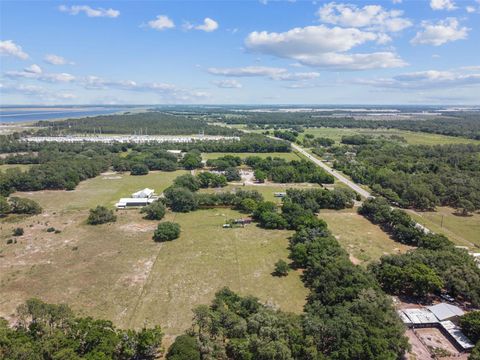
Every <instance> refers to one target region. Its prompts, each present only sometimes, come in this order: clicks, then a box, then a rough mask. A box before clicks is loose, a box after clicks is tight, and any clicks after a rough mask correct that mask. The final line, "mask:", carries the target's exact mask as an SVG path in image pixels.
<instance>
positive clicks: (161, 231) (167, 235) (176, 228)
mask: <svg viewBox="0 0 480 360" xmlns="http://www.w3.org/2000/svg"><path fill="white" fill-rule="evenodd" d="M179 236H180V225H178V224H177V223H174V222H170V221H165V222H162V223H160V224H158V227H157V230H155V232H154V234H153V240H155V241H158V242H163V241H171V240H174V239H176V238H178V237H179Z"/></svg>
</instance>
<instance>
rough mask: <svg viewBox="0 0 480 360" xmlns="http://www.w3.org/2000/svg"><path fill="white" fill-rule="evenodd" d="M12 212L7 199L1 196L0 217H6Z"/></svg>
mask: <svg viewBox="0 0 480 360" xmlns="http://www.w3.org/2000/svg"><path fill="white" fill-rule="evenodd" d="M11 210H12V208H11V206H10V204H9V203H8V201H7V199H5V198H4V197H3V196H0V217H2V216H5V215H7V214H8V213H9V212H10V211H11Z"/></svg>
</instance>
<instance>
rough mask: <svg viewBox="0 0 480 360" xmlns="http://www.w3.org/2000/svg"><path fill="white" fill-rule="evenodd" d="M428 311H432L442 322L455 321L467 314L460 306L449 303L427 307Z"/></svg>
mask: <svg viewBox="0 0 480 360" xmlns="http://www.w3.org/2000/svg"><path fill="white" fill-rule="evenodd" d="M427 309H428V310H430V311H431V312H432V313H433V314H434V315H435V316H436V317H437V319H438V320H440V321H444V320H449V319H453V318H456V317H458V316H463V315H464V314H465V313H464V312H463V310H462V309H460V308H459V307H458V306H455V305H451V304H447V303H440V304H436V305H432V306H427Z"/></svg>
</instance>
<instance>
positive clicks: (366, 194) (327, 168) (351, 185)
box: [291, 143, 431, 234]
mask: <svg viewBox="0 0 480 360" xmlns="http://www.w3.org/2000/svg"><path fill="white" fill-rule="evenodd" d="M291 145H292V148H294V149H295V150H297V151H298V152H299V153H301V154H303V155H305V156H306V157H307V158H308V159H309V160H310V161H312V162H314V163H315V164H317V165H318V166H320V167H321V168H322V169H324V170H325V171H326V172H328V173H329V174H332V175H333V176H335V178H337V179H338V180H339V181H341V182H342V183H344V184H345V185H347V186H348V187H349V188H350V189H352V190H353V191H355V192H357V193H359V194H360V195H361V196H363V197H364V198H366V199H368V198H369V197H374V196H373V195H372V194H370V193H369V192H368V191H367V190H365V189H363V188H361V187H360V186H358V185H357V184H355V183H354V182H353V181H352V180H349V179H347V178H346V177H345V176H343V175H342V174H340V173H339V172H337V171H335V170H334V169H332V168H331V167H330V166H328V165H327V164H325V163H324V162H323V161H321V160H319V159H317V158H316V157H314V156H312V155H310V154H309V153H308V152H307V151H306V150H305V149H303V148H302V147H300V146H298V145H297V144H294V143H291ZM392 209H394V207H393V206H392ZM411 212H413V213H416V212H415V211H414V210H411ZM417 214H418V213H417ZM415 227H416V228H418V229H421V230H422V231H423V232H424V233H426V234H428V233H430V232H431V231H430V230H429V229H428V228H426V227H425V226H423V225H422V224H420V223H415Z"/></svg>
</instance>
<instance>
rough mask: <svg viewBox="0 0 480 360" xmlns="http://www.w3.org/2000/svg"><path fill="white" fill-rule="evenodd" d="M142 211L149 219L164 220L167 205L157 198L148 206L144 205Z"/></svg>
mask: <svg viewBox="0 0 480 360" xmlns="http://www.w3.org/2000/svg"><path fill="white" fill-rule="evenodd" d="M140 213H142V214H145V219H148V220H162V219H163V217H164V216H165V205H163V203H162V202H160V201H158V200H157V201H154V202H153V203H151V204H149V205H147V206H144V207H143V208H142V209H141V210H140Z"/></svg>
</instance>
